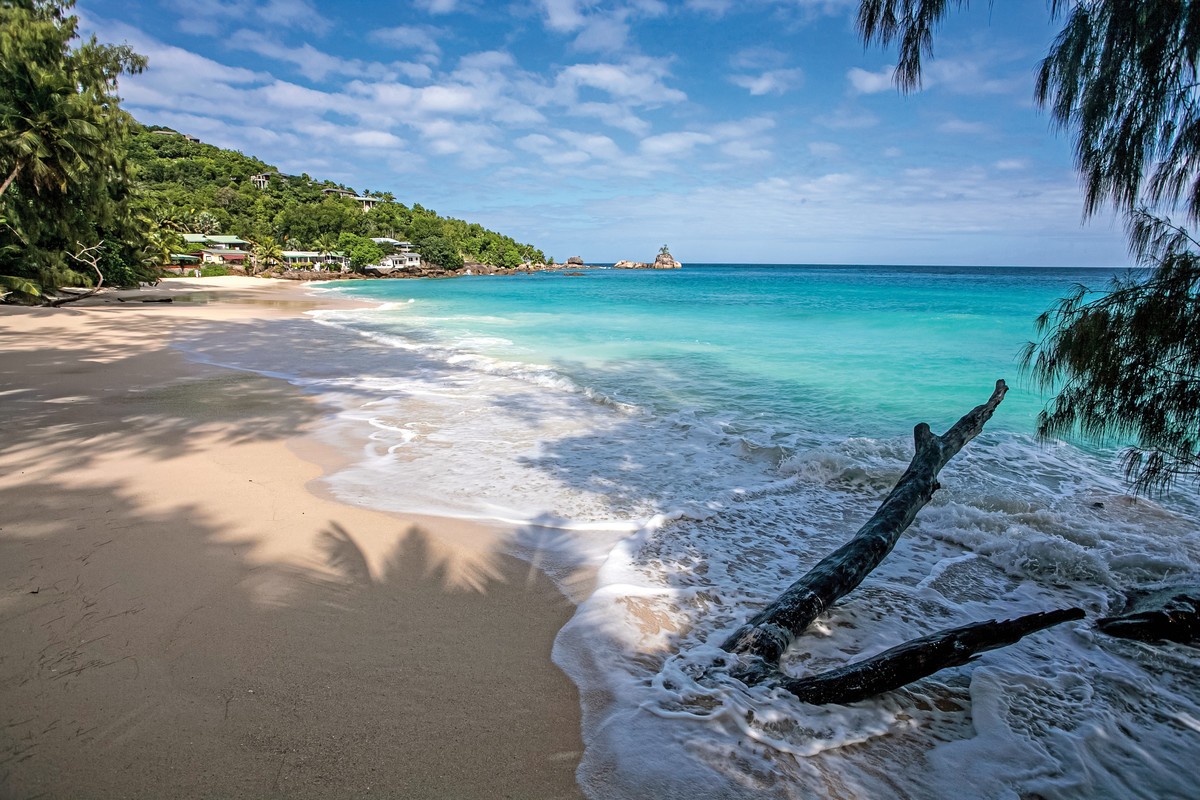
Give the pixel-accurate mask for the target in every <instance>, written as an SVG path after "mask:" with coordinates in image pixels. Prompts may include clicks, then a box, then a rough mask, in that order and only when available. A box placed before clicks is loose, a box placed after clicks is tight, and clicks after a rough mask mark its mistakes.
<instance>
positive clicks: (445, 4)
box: [416, 0, 458, 14]
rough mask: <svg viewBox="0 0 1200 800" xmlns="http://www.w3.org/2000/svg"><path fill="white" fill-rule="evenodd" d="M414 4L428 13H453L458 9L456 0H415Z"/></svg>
mask: <svg viewBox="0 0 1200 800" xmlns="http://www.w3.org/2000/svg"><path fill="white" fill-rule="evenodd" d="M416 5H417V8H420V9H422V10H423V11H426V12H428V13H430V14H453V13H454V12H455V11H457V10H458V0H416Z"/></svg>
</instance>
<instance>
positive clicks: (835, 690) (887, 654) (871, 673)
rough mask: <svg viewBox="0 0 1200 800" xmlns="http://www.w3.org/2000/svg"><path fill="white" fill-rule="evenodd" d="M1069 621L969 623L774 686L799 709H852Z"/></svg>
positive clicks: (1076, 611)
mask: <svg viewBox="0 0 1200 800" xmlns="http://www.w3.org/2000/svg"><path fill="white" fill-rule="evenodd" d="M1074 619H1083V609H1080V608H1065V609H1062V610H1059V611H1047V612H1043V613H1039V614H1029V615H1027V616H1024V617H1018V618H1016V619H1009V620H1003V621H997V620H994V619H992V620H988V621H986V622H975V623H972V624H970V625H964V626H962V627H960V628H950V629H949V630H944V631H938V632H937V633H932V634H930V635H928V636H922V637H921V638H920V639H913V640H912V641H911V642H905V643H904V644H902V645H898V646H897V647H893V648H892V649H890V650H886V651H884V652H882V653H880V654H879V655H877V656H873V657H871V658H868V659H865V660H863V661H859V662H857V663H854V664H850V665H848V666H845V667H841V668H840V669H835V670H830V671H829V672H823V673H821V674H819V675H813V676H812V677H808V678H791V677H788V676H785V675H782V674H780V676H779V680H778V683H779V685H780V686H782V687H783V688H784V689H787V690H788V691H789V692H791V693H792V694H794V695H796V697H797V698H798V699H799V700H802V701H803V702H805V703H813V704H814V705H822V704H825V703H854V702H857V701H859V700H865V699H867V698H868V697H874V696H875V695H877V694H881V693H883V692H888V691H891V690H892V689H899V688H900V687H901V686H905V685H907V684H909V683H912V682H913V681H916V680H920V679H921V678H925V677H928V676H930V675H932V674H934V673H935V672H938V671H940V670H943V669H946V668H947V667H957V666H961V665H962V664H966V663H967V662H968V661H971V660H973V659H974V658H975V657H976V656H977V655H978V654H979V653H982V652H985V651H987V650H995V649H996V648H997V647H1004V646H1005V645H1010V644H1013V643H1015V642H1017V641H1019V640H1020V639H1021V638H1022V637H1025V636H1028V635H1029V634H1031V633H1036V632H1037V631H1040V630H1044V629H1045V628H1049V627H1051V626H1054V625H1058V624H1059V623H1062V622H1068V621H1070V620H1074Z"/></svg>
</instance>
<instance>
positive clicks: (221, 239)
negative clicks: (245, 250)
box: [208, 236, 250, 244]
mask: <svg viewBox="0 0 1200 800" xmlns="http://www.w3.org/2000/svg"><path fill="white" fill-rule="evenodd" d="M208 241H210V242H216V243H217V244H250V243H249V242H247V241H246V240H245V239H239V238H238V237H236V236H209V237H208Z"/></svg>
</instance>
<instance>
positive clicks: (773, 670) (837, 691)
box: [721, 380, 1083, 704]
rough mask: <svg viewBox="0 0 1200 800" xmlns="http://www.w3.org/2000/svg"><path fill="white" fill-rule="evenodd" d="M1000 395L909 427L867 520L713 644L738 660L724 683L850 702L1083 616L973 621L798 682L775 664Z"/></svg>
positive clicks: (882, 552) (919, 503)
mask: <svg viewBox="0 0 1200 800" xmlns="http://www.w3.org/2000/svg"><path fill="white" fill-rule="evenodd" d="M1007 391H1008V386H1007V385H1006V384H1005V383H1004V381H1002V380H1000V381H996V388H995V390H994V391H993V392H992V396H991V397H990V398H989V399H988V401H987V402H986V403H984V404H983V405H981V406H977V407H975V408H974V409H972V410H971V411H970V412H969V413H968V414H967V415H966V416H964V417H963V418H962V419H960V420H959V421H958V422H956V423H955V424H954V426H953V427H952V428H950V430H948V431H946V432H945V433H944V434H942V435H941V436H935V435H934V434H933V432H932V431H930V429H929V426H928V425H927V424H925V423H924V422H922V423H921V424H920V425H918V426H917V427H916V429H915V430H914V431H913V438H914V440H915V442H916V453H915V454H914V455H913V458H912V461H911V462H910V463H909V465H908V469H907V470H906V471H905V472H904V474H903V475H902V476H901V477H900V480H899V481H897V482H896V485H895V486H894V487H893V488H892V491H891V492H890V493H889V494H888V496H887V497H886V498H885V499H884V501H883V503H881V504H880V506H879V509H878V510H877V511H876V512H875V514H874V516H872V517H871V519H869V520H868V521H867V523H866V524H865V525H863V526H862V527H861V528H860V529H859V530H858V533H856V534H855V535H854V537H853V538H852V539H851V540H850V541H848V542H847V543H846V544H844V545H842V546H841V547H839V548H838V549H837V550H835V551H834V552H833V553H831V554H830V555H828V556H826V557H825V558H824V559H822V560H821V561H820V562H819V563H818V564H817V565H816V566H815V567H813V568H812V569H810V570H809V571H808V572H807V573H806V574H805V575H804V577H802V578H800V580H798V581H796V582H795V583H793V584H792V585H791V586H789V587H788V588H787V589H786V590H785V591H784V592H783V594H781V595H779V597H778V598H776V599H775V601H774V602H772V603H771V604H770V605H768V606H767V607H766V608H764V609H763V610H762V611H760V612H759V613H758V614H756V615H755V616H754V617H753V618H751V619H750V621H749V622H747V623H746V624H745V625H743V626H742V627H741V628H739V629H738V630H737V631H735V632H734V633H733V635H732V636H730V637H729V638H728V639H727V640H726V641H725V642H724V644H722V645H721V647H722V648H723V649H724V650H726V651H728V652H730V653H733V654H734V655H736V656H738V660H737V664H736V665H735V666H734V667H733V669H732V670H731V674H732V675H733V677H735V678H737V679H739V680H741V681H743V682H744V683H747V684H756V683H764V682H766V683H770V684H773V685H776V686H779V687H781V688H783V689H786V690H787V691H789V692H791V693H792V694H794V695H795V696H796V697H797V698H799V699H800V700H802V701H804V702H806V703H816V704H824V703H853V702H857V701H859V700H863V699H866V698H868V697H872V696H874V695H877V694H880V693H881V692H886V691H890V690H892V689H897V688H899V687H901V686H904V685H905V684H908V683H912V682H913V681H915V680H919V679H920V678H924V677H927V676H929V675H932V674H933V673H935V672H938V671H939V670H942V669H945V668H947V667H956V666H959V665H961V664H965V663H967V662H968V661H970V660H971V659H973V658H975V657H976V655H977V654H979V653H981V652H984V651H986V650H992V649H995V648H997V647H1003V646H1005V645H1009V644H1013V643H1014V642H1016V641H1018V640H1020V639H1021V638H1022V637H1024V636H1027V635H1029V634H1031V633H1035V632H1037V631H1040V630H1043V629H1045V628H1049V627H1051V626H1053V625H1058V624H1060V623H1062V622H1067V621H1069V620H1073V619H1081V618H1082V617H1083V611H1082V610H1081V609H1078V608H1067V609H1061V610H1057V611H1047V612H1043V613H1037V614H1029V615H1027V616H1024V617H1018V618H1017V619H1011V620H1005V621H996V620H988V621H986V622H976V623H972V624H970V625H964V626H962V627H959V628H952V629H950V630H945V631H940V632H938V633H934V634H930V635H929V636H923V637H921V638H920V639H914V640H913V641H911V642H906V643H905V644H902V645H899V646H898V647H893V648H892V649H890V650H888V651H886V652H883V653H880V654H879V655H877V656H874V657H872V658H868V659H865V660H863V661H860V662H858V663H856V664H850V665H848V666H845V667H841V668H839V669H835V670H830V671H829V672H824V673H821V674H819V675H813V676H809V677H806V678H794V677H792V676H790V675H787V674H785V673H784V672H783V670H782V669H780V667H779V659H780V657H781V656H782V655H783V653H784V651H785V650H787V648H788V646H789V645H790V644H791V643H792V640H793V639H795V637H797V636H799V635H800V634H801V633H803V632H804V630H805V629H806V628H807V627H808V626H809V625H810V624H811V623H812V621H813V620H814V619H815V618H816V617H817V616H818V615H819V614H821V613H822V612H823V611H825V610H826V609H827V608H829V607H830V606H831V605H833V604H834V603H835V602H837V601H838V600H839V599H840V598H842V597H844V596H845V595H847V594H849V593H850V592H852V591H853V590H854V589H855V587H857V586H858V585H859V584H860V583H862V582H863V580H864V579H865V578H866V577H867V575H869V574H870V573H871V570H873V569H875V568H876V567H877V566H879V564H880V563H881V562H882V561H883V559H884V558H886V557H887V554H888V553H890V552H891V551H892V548H893V547H895V545H896V542H897V541H898V540H899V538H900V536H901V535H902V534H903V533H904V531H905V530H906V529H907V528H908V526H909V525H911V524H912V521H913V519H915V518H916V516H917V512H918V511H920V510H921V509H922V508H923V507H924V506H925V504H926V503H928V502H929V500H930V499H931V498H932V497H933V493H934V492H936V491H937V490H938V488H939V484H938V482H937V476H938V473H939V472H940V471H941V469H942V467H944V466H946V464H947V463H948V462H949V461H950V459H951V458H953V457H954V456H955V454H957V453H958V451H959V450H961V449H962V448H963V446H964V445H966V443H967V442H969V441H971V440H972V439H974V438H975V437H976V436H977V435H979V432H980V431H982V430H983V426H984V425H985V424H986V423H987V421H988V420H989V419H991V418H992V414H994V413H995V411H996V407H997V406H998V405H1000V401H1001V400H1003V399H1004V395H1005V393H1006V392H1007Z"/></svg>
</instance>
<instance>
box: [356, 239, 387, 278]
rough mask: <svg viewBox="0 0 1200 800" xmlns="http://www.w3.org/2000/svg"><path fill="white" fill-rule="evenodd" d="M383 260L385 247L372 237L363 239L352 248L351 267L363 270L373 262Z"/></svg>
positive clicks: (376, 262) (357, 270)
mask: <svg viewBox="0 0 1200 800" xmlns="http://www.w3.org/2000/svg"><path fill="white" fill-rule="evenodd" d="M382 260H383V248H382V247H380V246H379V245H377V244H375V242H372V241H371V240H370V239H363V240H362V241H360V242H358V243H357V244H355V245H354V246H353V247H351V248H350V268H351V269H353V270H354V271H355V272H362V271H363V269H365V268H366V267H369V266H371V265H372V264H378V263H379V262H380V261H382Z"/></svg>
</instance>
